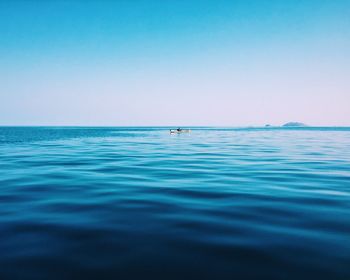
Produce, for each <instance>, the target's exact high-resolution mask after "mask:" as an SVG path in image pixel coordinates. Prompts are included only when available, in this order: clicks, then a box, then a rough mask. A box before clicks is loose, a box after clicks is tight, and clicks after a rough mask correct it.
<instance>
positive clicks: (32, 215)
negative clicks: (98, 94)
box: [0, 127, 350, 280]
mask: <svg viewBox="0 0 350 280" xmlns="http://www.w3.org/2000/svg"><path fill="white" fill-rule="evenodd" d="M0 172H1V174H0V279H78V278H79V279H344V280H345V279H346V280H348V279H350V128H294V129H287V128H269V129H258V128H240V129H224V128H220V129H217V128H197V129H194V130H193V131H192V132H191V133H190V134H180V135H170V134H169V132H168V130H167V129H166V128H78V127H77V128H75V127H62V128H59V127H55V128H50V127H38V128H30V127H27V128H21V127H2V128H0Z"/></svg>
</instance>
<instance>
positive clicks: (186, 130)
mask: <svg viewBox="0 0 350 280" xmlns="http://www.w3.org/2000/svg"><path fill="white" fill-rule="evenodd" d="M190 132H191V130H190V129H182V128H178V129H170V134H180V133H190Z"/></svg>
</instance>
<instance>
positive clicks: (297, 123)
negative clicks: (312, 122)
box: [283, 122, 307, 127]
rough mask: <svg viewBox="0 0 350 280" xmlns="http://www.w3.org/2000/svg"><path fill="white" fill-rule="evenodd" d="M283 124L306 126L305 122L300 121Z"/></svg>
mask: <svg viewBox="0 0 350 280" xmlns="http://www.w3.org/2000/svg"><path fill="white" fill-rule="evenodd" d="M283 126H288V127H289V126H298V127H299V126H307V125H306V124H304V123H300V122H288V123H286V124H284V125H283Z"/></svg>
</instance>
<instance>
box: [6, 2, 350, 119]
mask: <svg viewBox="0 0 350 280" xmlns="http://www.w3.org/2000/svg"><path fill="white" fill-rule="evenodd" d="M349 77H350V1H347V0H344V1H341V0H333V1H331V0H323V1H322V0H308V1H307V0H305V1H302V0H294V1H291V0H289V1H288V0H280V1H277V0H276V1H264V0H256V1H249V0H245V1H233V0H231V1H220V0H216V1H214V0H213V1H204V0H201V1H190V0H187V1H185V0H183V1H182V0H173V1H167V0H162V1H151V0H149V1H141V0H140V1H137V0H131V1H105V2H104V1H96V2H95V1H81V2H79V1H71V2H69V1H37V2H34V1H10V0H8V1H4V0H0V125H176V126H177V125H223V126H244V125H264V124H266V123H270V124H274V125H279V124H283V123H284V122H287V121H301V122H305V123H307V124H310V125H350V78H349Z"/></svg>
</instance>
